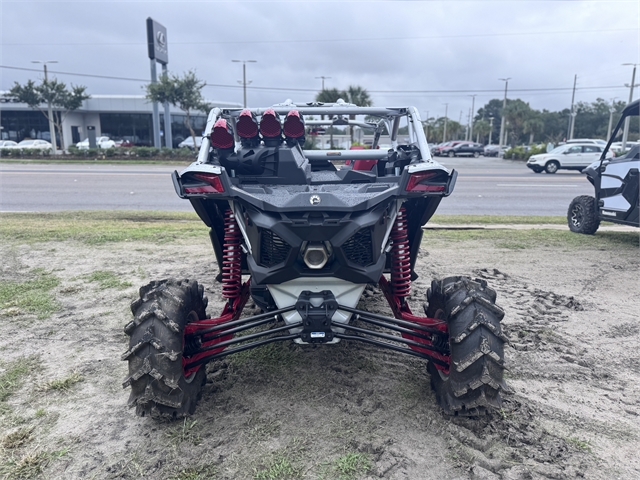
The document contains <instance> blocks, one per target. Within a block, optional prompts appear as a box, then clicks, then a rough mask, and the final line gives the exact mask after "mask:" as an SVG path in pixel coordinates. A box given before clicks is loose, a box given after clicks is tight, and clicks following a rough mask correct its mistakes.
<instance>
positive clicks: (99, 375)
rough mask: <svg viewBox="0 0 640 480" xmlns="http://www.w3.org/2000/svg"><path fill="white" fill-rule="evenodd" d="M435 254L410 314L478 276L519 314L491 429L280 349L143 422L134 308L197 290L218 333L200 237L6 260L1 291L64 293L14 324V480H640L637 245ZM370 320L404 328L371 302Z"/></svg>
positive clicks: (438, 248) (311, 352) (354, 358)
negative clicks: (131, 346)
mask: <svg viewBox="0 0 640 480" xmlns="http://www.w3.org/2000/svg"><path fill="white" fill-rule="evenodd" d="M599 235H606V233H599ZM629 235H633V234H629ZM437 238H438V234H437V233H436V232H432V233H429V234H428V235H427V238H426V239H425V242H424V248H423V251H422V253H421V255H420V258H419V263H418V266H417V269H416V270H417V272H418V273H419V275H420V278H419V279H418V280H417V281H416V282H414V284H413V291H412V296H411V301H412V305H413V306H414V310H415V311H420V310H421V304H422V302H423V301H424V293H425V291H426V288H427V287H428V286H429V284H430V282H431V279H432V278H441V277H444V276H448V275H454V274H464V275H470V276H473V277H480V278H484V279H486V280H487V281H488V282H489V284H490V286H492V287H493V288H494V289H495V290H496V291H497V292H498V300H497V302H498V304H499V305H500V306H502V307H503V308H504V309H505V311H506V316H505V319H504V321H503V325H504V327H505V330H506V332H507V333H508V335H509V337H510V339H511V343H510V345H509V346H508V347H506V349H505V352H506V353H505V355H506V364H507V366H508V371H507V372H506V378H507V382H508V384H509V386H510V387H511V388H512V390H513V393H510V394H507V395H505V397H504V407H503V409H502V410H501V411H498V412H494V413H492V414H491V415H488V416H486V417H482V418H451V417H446V416H444V415H443V414H442V413H441V411H440V408H439V407H438V405H437V404H436V400H435V396H434V394H433V392H432V390H431V388H430V384H429V375H428V373H427V371H426V368H425V367H426V365H425V362H424V361H422V360H420V359H417V358H413V357H409V356H403V355H401V354H396V353H394V352H391V351H381V350H379V349H376V348H375V347H369V346H365V345H362V344H355V343H350V342H342V343H341V344H339V345H333V346H331V345H325V346H316V347H309V346H294V345H289V344H272V345H271V346H269V347H263V349H261V350H253V351H251V352H249V353H246V354H241V355H239V356H237V357H228V358H226V359H223V360H220V361H216V362H213V363H212V364H210V365H208V367H207V371H208V381H207V384H206V386H205V390H204V395H203V398H202V400H201V401H200V403H199V405H198V409H197V411H196V413H195V415H193V416H192V417H190V418H188V419H186V420H180V421H177V422H173V423H163V422H157V421H154V420H152V419H149V418H138V417H136V415H135V411H134V410H131V409H129V408H128V407H127V399H128V395H129V392H128V390H123V388H122V382H123V380H124V379H125V377H126V376H127V365H126V362H123V361H121V360H120V355H121V354H122V353H123V352H124V351H125V350H126V349H127V348H128V347H127V341H128V337H126V336H125V335H124V333H123V326H124V325H125V324H126V323H127V322H128V321H130V319H131V313H130V310H129V304H130V303H131V301H132V300H134V299H135V298H136V297H137V289H138V287H139V286H141V285H143V284H145V283H147V282H149V281H150V280H153V279H162V278H168V277H175V278H192V279H196V280H198V281H199V282H200V283H202V284H204V285H205V287H206V294H207V296H208V298H209V307H208V313H209V314H210V315H212V316H214V315H215V314H216V311H217V309H218V308H219V307H220V305H221V304H222V303H221V299H220V285H219V284H217V283H215V282H214V277H215V274H216V273H217V269H216V266H215V262H214V260H213V254H212V252H211V247H210V245H208V244H207V239H206V234H205V235H203V236H202V237H201V238H195V239H190V240H188V241H187V240H178V241H174V242H169V243H164V244H161V245H156V244H152V243H149V242H120V243H112V244H109V243H106V244H104V245H98V246H90V245H86V244H83V243H80V242H75V241H64V242H47V243H34V244H31V245H25V244H18V243H14V244H7V245H3V246H1V247H0V253H1V258H2V272H1V275H2V277H1V278H2V280H4V281H14V282H25V281H28V280H32V279H34V278H35V277H37V276H38V275H40V276H42V275H43V272H45V273H44V274H46V275H50V276H55V277H56V278H58V279H59V283H58V284H57V286H55V287H54V288H53V289H52V290H51V293H52V294H53V296H54V301H55V302H57V303H56V307H55V309H54V310H55V311H54V312H53V313H52V314H51V315H49V316H46V315H45V316H44V318H42V317H43V316H42V315H40V316H38V315H35V314H30V313H28V312H24V311H21V310H20V309H19V308H16V307H11V306H6V305H5V306H4V307H5V308H3V309H2V310H1V311H0V352H1V354H0V358H1V361H0V376H2V378H4V379H5V380H6V379H7V378H9V376H8V375H9V373H10V371H11V369H12V368H13V370H14V371H18V370H16V368H18V367H17V366H26V367H27V368H26V369H25V368H23V369H22V370H20V372H22V373H20V374H19V375H14V376H13V377H11V379H12V380H11V382H9V383H7V382H6V381H5V383H4V385H5V387H3V388H5V391H4V392H3V391H0V399H1V400H2V402H1V404H0V405H1V408H0V441H1V442H2V444H1V445H0V475H4V476H5V478H19V477H20V476H23V477H25V478H29V477H30V476H34V477H38V478H46V479H89V478H96V479H103V478H104V479H137V478H150V479H169V478H176V479H184V480H188V479H199V478H202V479H204V478H218V479H236V478H237V479H243V478H258V479H263V478H264V479H277V478H310V479H313V478H319V479H334V478H335V479H341V478H342V479H356V478H372V479H377V478H386V479H443V480H445V479H467V478H478V479H505V480H506V479H538V478H553V479H564V478H587V479H614V478H619V479H633V478H640V457H639V456H638V452H640V416H639V415H640V353H639V352H640V348H639V347H640V322H639V320H638V312H640V295H639V291H640V289H639V284H638V281H639V278H640V277H639V275H640V255H639V254H638V248H637V246H633V245H626V246H625V245H617V246H616V247H615V248H610V249H607V248H591V249H590V248H584V249H575V248H565V249H562V248H557V247H546V246H544V245H541V246H537V247H531V248H526V249H523V248H509V247H508V246H507V247H505V246H499V245H496V244H495V242H493V241H489V240H475V241H459V242H456V243H455V244H453V245H450V244H448V243H446V242H444V241H438V240H437ZM95 272H109V274H108V275H107V276H106V277H104V276H103V277H104V278H111V280H113V279H114V278H115V279H116V280H115V281H111V282H106V281H101V280H100V278H103V277H100V276H95ZM92 275H93V276H92ZM109 275H111V276H109ZM104 278H103V279H104ZM359 307H360V308H363V309H366V310H370V311H373V312H381V313H385V314H389V313H390V310H389V309H388V307H387V306H386V305H385V304H384V303H383V302H382V300H381V294H380V292H379V291H378V290H377V289H374V288H373V287H368V288H367V290H366V291H365V295H364V296H363V298H362V300H361V302H360V305H359ZM245 313H246V314H256V313H258V311H257V310H256V309H255V308H253V309H251V308H247V310H246V312H245ZM7 385H8V386H7Z"/></svg>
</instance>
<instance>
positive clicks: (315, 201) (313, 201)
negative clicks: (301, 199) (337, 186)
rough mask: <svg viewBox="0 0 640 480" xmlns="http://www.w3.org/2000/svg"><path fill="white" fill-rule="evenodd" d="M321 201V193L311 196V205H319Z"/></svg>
mask: <svg viewBox="0 0 640 480" xmlns="http://www.w3.org/2000/svg"><path fill="white" fill-rule="evenodd" d="M320 201H321V199H320V195H311V197H309V203H310V204H311V205H318V204H319V203H320Z"/></svg>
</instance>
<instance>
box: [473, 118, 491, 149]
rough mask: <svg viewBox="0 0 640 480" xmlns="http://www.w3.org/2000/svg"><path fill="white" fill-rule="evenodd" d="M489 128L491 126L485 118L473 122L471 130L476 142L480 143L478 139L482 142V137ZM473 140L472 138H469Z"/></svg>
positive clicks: (487, 132)
mask: <svg viewBox="0 0 640 480" xmlns="http://www.w3.org/2000/svg"><path fill="white" fill-rule="evenodd" d="M489 130H491V126H490V125H489V122H487V121H486V120H484V119H482V120H478V121H477V122H476V123H474V124H473V131H474V132H475V133H476V142H477V143H480V139H482V143H485V142H484V137H485V136H487V135H489ZM471 140H472V141H473V138H472V139H471Z"/></svg>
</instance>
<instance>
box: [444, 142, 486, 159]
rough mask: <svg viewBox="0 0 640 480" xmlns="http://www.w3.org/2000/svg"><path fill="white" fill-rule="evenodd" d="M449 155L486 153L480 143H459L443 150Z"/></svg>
mask: <svg viewBox="0 0 640 480" xmlns="http://www.w3.org/2000/svg"><path fill="white" fill-rule="evenodd" d="M445 151H446V155H448V156H449V157H471V156H473V157H475V158H478V157H479V156H480V155H483V154H484V146H483V145H480V144H479V143H466V142H465V143H459V144H458V145H456V146H454V147H451V148H447V149H444V150H443V153H442V154H443V155H444V154H445V153H444V152H445Z"/></svg>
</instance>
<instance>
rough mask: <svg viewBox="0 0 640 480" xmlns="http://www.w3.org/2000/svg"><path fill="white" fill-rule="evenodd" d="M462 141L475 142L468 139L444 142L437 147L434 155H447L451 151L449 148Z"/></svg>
mask: <svg viewBox="0 0 640 480" xmlns="http://www.w3.org/2000/svg"><path fill="white" fill-rule="evenodd" d="M460 143H473V142H467V141H466V140H452V141H449V142H444V143H441V144H440V145H438V146H437V147H436V150H435V152H434V153H433V155H436V156H441V155H447V154H448V152H449V150H448V149H449V148H453V147H455V146H456V145H458V144H460Z"/></svg>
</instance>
